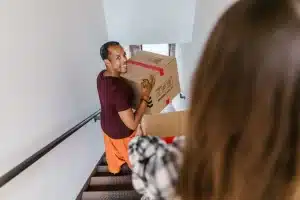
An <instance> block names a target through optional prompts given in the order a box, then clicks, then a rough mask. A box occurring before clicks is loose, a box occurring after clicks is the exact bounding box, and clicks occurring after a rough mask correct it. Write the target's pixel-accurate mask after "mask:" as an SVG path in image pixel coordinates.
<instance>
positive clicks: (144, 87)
mask: <svg viewBox="0 0 300 200" xmlns="http://www.w3.org/2000/svg"><path fill="white" fill-rule="evenodd" d="M154 85H155V77H154V76H153V75H150V77H149V79H143V80H142V83H141V98H142V99H144V100H148V98H149V96H150V93H151V91H152V89H153V87H154Z"/></svg>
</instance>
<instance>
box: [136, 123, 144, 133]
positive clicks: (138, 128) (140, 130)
mask: <svg viewBox="0 0 300 200" xmlns="http://www.w3.org/2000/svg"><path fill="white" fill-rule="evenodd" d="M136 135H137V136H142V135H144V133H143V130H142V127H141V125H140V124H139V125H138V127H137V130H136Z"/></svg>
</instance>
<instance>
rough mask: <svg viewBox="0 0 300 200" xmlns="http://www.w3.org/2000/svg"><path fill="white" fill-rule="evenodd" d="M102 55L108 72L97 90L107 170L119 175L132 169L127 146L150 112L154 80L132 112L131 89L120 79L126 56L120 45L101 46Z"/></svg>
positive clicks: (146, 85)
mask: <svg viewBox="0 0 300 200" xmlns="http://www.w3.org/2000/svg"><path fill="white" fill-rule="evenodd" d="M100 55H101V58H102V59H103V61H104V63H105V66H106V69H105V70H103V71H101V72H100V73H99V75H98V77H97V88H98V94H99V99H100V104H101V126H102V130H103V132H104V145H105V152H106V160H107V164H108V170H109V171H110V172H111V173H113V174H117V173H119V172H120V169H121V166H122V165H123V164H125V163H127V164H128V166H129V167H131V164H130V162H129V158H128V143H129V141H130V140H131V139H132V138H133V137H134V135H135V130H136V129H137V126H138V125H139V123H140V121H141V119H142V117H143V114H144V112H145V110H146V108H147V101H148V100H149V95H150V92H151V90H152V88H153V85H154V82H155V81H154V78H153V77H151V78H150V80H149V81H144V82H143V84H141V102H140V105H139V107H138V108H137V110H136V112H135V113H134V112H133V110H132V103H133V100H134V93H133V89H132V87H131V86H130V85H129V84H128V83H127V81H126V80H125V79H124V78H122V77H121V74H122V73H126V72H127V58H126V53H125V51H124V49H123V48H122V46H121V45H120V44H119V43H118V42H114V41H110V42H107V43H105V44H103V45H102V47H101V49H100Z"/></svg>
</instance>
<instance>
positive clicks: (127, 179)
mask: <svg viewBox="0 0 300 200" xmlns="http://www.w3.org/2000/svg"><path fill="white" fill-rule="evenodd" d="M118 184H132V181H131V175H123V176H122V175H120V176H119V175H113V176H99V177H98V176H96V177H94V176H93V177H91V181H90V185H118Z"/></svg>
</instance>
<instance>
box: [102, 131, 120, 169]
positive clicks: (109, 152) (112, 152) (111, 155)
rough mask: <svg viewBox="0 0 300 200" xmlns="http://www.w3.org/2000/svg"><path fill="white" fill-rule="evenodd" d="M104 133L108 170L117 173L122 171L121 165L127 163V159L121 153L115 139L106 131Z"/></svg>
mask: <svg viewBox="0 0 300 200" xmlns="http://www.w3.org/2000/svg"><path fill="white" fill-rule="evenodd" d="M103 135H104V145H105V154H106V161H107V166H108V171H109V172H110V173H113V174H117V173H119V172H120V170H121V166H122V165H123V164H124V163H125V161H124V159H123V156H122V155H121V154H119V151H118V149H117V148H118V147H117V144H116V143H115V140H114V139H111V138H110V137H109V136H108V135H106V134H105V133H103Z"/></svg>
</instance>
